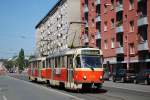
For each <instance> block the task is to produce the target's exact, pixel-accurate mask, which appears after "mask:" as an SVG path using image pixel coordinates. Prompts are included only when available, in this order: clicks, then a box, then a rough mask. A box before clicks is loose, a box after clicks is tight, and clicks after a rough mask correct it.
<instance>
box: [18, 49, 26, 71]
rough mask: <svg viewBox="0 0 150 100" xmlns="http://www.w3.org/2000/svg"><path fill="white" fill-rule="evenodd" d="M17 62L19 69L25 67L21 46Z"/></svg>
mask: <svg viewBox="0 0 150 100" xmlns="http://www.w3.org/2000/svg"><path fill="white" fill-rule="evenodd" d="M17 64H18V67H19V70H23V69H24V67H25V57H24V49H22V48H21V50H20V52H19V56H18V58H17Z"/></svg>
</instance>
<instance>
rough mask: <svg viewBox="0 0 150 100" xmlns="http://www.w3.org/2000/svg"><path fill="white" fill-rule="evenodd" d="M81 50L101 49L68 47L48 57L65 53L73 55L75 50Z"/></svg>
mask: <svg viewBox="0 0 150 100" xmlns="http://www.w3.org/2000/svg"><path fill="white" fill-rule="evenodd" d="M81 50H99V49H98V48H74V49H67V50H64V51H61V52H58V53H55V54H51V55H49V56H48V57H47V58H51V57H57V56H63V55H73V54H75V52H80V51H81Z"/></svg>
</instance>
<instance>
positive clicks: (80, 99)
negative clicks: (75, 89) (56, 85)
mask: <svg viewBox="0 0 150 100" xmlns="http://www.w3.org/2000/svg"><path fill="white" fill-rule="evenodd" d="M8 77H10V78H12V79H14V80H17V81H22V82H24V83H26V84H29V85H33V86H36V87H38V88H43V89H45V90H48V91H51V92H55V93H59V94H61V95H65V96H68V97H71V98H74V99H76V100H85V99H83V98H79V97H77V96H73V95H70V94H67V93H63V92H60V91H57V90H54V89H52V88H50V89H49V88H47V87H44V86H42V85H37V84H33V83H30V82H28V81H25V80H20V79H17V78H14V77H11V76H8Z"/></svg>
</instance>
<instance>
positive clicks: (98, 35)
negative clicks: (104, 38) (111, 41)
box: [95, 31, 101, 39]
mask: <svg viewBox="0 0 150 100" xmlns="http://www.w3.org/2000/svg"><path fill="white" fill-rule="evenodd" d="M95 39H101V34H100V32H99V31H97V32H96V34H95Z"/></svg>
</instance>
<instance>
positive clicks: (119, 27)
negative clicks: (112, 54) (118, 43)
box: [116, 25, 123, 33]
mask: <svg viewBox="0 0 150 100" xmlns="http://www.w3.org/2000/svg"><path fill="white" fill-rule="evenodd" d="M122 32H123V26H122V25H121V26H118V27H116V33H122Z"/></svg>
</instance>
